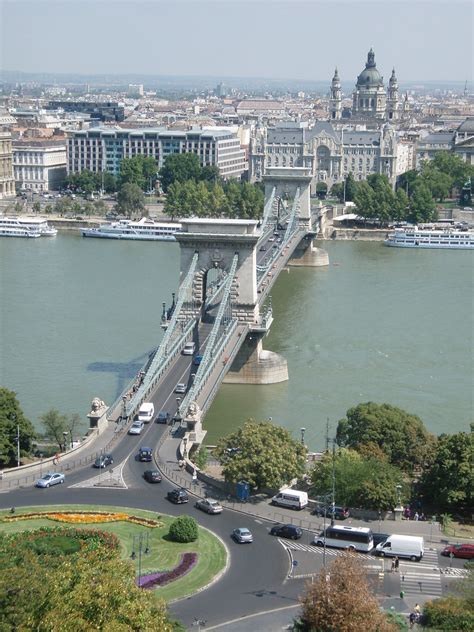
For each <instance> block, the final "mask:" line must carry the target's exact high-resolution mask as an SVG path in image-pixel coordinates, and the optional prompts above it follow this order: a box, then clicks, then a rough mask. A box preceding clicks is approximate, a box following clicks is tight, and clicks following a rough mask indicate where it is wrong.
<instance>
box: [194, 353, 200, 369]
mask: <svg viewBox="0 0 474 632" xmlns="http://www.w3.org/2000/svg"><path fill="white" fill-rule="evenodd" d="M201 362H202V355H199V354H198V355H195V356H194V359H193V364H194V366H199V365H200V364H201Z"/></svg>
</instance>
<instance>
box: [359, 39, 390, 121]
mask: <svg viewBox="0 0 474 632" xmlns="http://www.w3.org/2000/svg"><path fill="white" fill-rule="evenodd" d="M386 107H387V95H386V93H385V88H384V85H383V77H382V76H381V75H380V73H379V71H378V70H377V66H376V64H375V53H374V51H373V50H372V48H371V49H370V51H369V52H368V55H367V62H366V64H365V68H364V70H363V71H362V72H361V73H360V75H359V76H358V77H357V83H356V87H355V90H354V92H353V93H352V113H353V115H355V116H357V117H364V118H365V117H367V118H377V119H384V118H385V111H386Z"/></svg>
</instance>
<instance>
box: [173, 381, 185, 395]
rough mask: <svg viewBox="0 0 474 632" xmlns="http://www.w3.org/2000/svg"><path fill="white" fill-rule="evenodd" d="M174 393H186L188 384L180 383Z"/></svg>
mask: <svg viewBox="0 0 474 632" xmlns="http://www.w3.org/2000/svg"><path fill="white" fill-rule="evenodd" d="M174 392H175V393H180V394H183V393H186V384H183V383H182V382H179V383H178V384H176V386H175V389H174Z"/></svg>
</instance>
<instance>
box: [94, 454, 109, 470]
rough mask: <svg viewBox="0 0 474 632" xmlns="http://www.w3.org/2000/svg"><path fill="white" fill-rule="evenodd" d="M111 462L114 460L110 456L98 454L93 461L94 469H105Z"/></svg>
mask: <svg viewBox="0 0 474 632" xmlns="http://www.w3.org/2000/svg"><path fill="white" fill-rule="evenodd" d="M113 462H114V459H113V457H112V455H111V454H100V455H99V456H98V457H97V458H96V460H95V461H94V467H99V468H100V467H107V465H112V464H113Z"/></svg>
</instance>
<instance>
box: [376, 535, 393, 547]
mask: <svg viewBox="0 0 474 632" xmlns="http://www.w3.org/2000/svg"><path fill="white" fill-rule="evenodd" d="M373 537H374V548H375V547H376V546H377V544H381V543H382V542H385V540H386V539H387V538H389V537H390V534H388V533H374V534H373Z"/></svg>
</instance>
